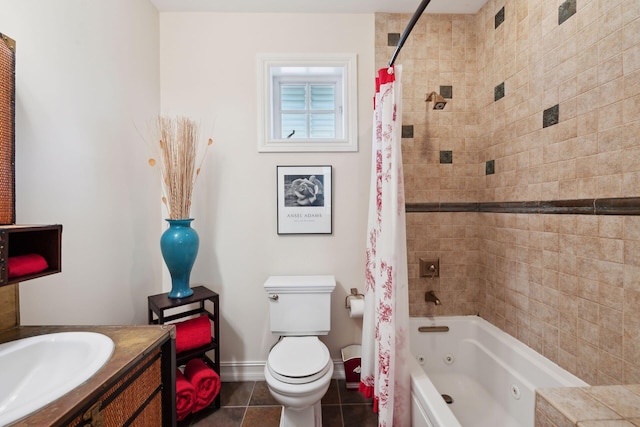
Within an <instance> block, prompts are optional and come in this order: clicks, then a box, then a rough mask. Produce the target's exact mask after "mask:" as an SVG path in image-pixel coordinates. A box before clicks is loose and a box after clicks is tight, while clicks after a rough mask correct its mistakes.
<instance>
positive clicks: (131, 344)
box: [0, 325, 175, 426]
mask: <svg viewBox="0 0 640 427" xmlns="http://www.w3.org/2000/svg"><path fill="white" fill-rule="evenodd" d="M71 331H86V332H97V333H101V334H104V335H106V336H108V337H109V338H111V339H112V340H113V342H114V344H115V348H114V351H113V354H112V356H111V358H110V359H109V360H108V361H107V362H106V363H105V365H104V366H103V367H102V368H101V369H100V370H99V371H98V372H96V373H95V375H93V377H91V378H90V379H89V380H88V381H86V382H85V383H83V384H82V385H80V386H79V387H76V388H75V389H74V390H72V391H70V392H69V393H67V394H65V395H64V396H62V397H61V398H59V399H57V400H55V401H53V402H52V403H50V404H49V405H47V406H45V407H44V408H42V409H40V410H39V411H37V412H34V413H33V414H32V415H30V416H27V417H26V418H23V419H22V420H20V421H18V422H16V423H14V424H12V426H38V425H49V426H59V425H66V424H68V423H69V422H71V421H72V420H73V419H74V418H76V417H77V416H78V415H82V412H84V411H86V410H87V409H88V408H87V406H88V405H89V404H91V403H92V402H93V401H95V400H96V399H98V398H100V396H102V395H103V394H104V393H106V392H107V391H108V390H109V389H110V388H111V387H112V386H113V385H115V384H117V383H118V382H119V381H120V380H121V379H122V377H123V376H124V375H125V374H126V373H127V372H128V371H130V370H131V369H132V368H133V367H135V366H136V365H137V364H139V363H140V362H142V361H143V360H144V359H145V358H147V356H148V355H150V354H151V353H153V352H155V351H157V350H158V349H159V348H161V347H162V346H167V345H171V344H172V340H171V339H172V338H173V337H174V336H175V327H174V326H171V325H161V326H18V327H15V328H12V329H9V330H5V331H2V332H0V343H5V342H8V341H13V340H17V339H21V338H27V337H31V336H36V335H42V334H50V333H56V332H71ZM166 348H167V347H163V350H165V349H166ZM168 353H169V354H171V351H168ZM165 363H167V360H165V359H163V360H162V364H163V366H162V375H163V382H165V381H167V379H166V377H165V375H169V376H170V374H171V373H172V372H173V371H169V370H167V369H166V368H167V366H166V365H165ZM169 364H170V360H169ZM173 364H174V366H175V359H173ZM168 381H171V380H170V378H169V379H168ZM164 389H165V390H171V389H172V387H165V388H164ZM163 393H164V392H163ZM165 398H166V396H163V400H164V401H166V400H165ZM165 409H166V408H163V411H164V410H165Z"/></svg>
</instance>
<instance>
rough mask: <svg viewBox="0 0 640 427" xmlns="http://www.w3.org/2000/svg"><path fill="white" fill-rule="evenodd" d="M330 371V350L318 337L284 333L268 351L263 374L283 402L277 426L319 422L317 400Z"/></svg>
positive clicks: (319, 424) (293, 426)
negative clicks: (283, 336) (286, 334)
mask: <svg viewBox="0 0 640 427" xmlns="http://www.w3.org/2000/svg"><path fill="white" fill-rule="evenodd" d="M332 375H333V362H332V360H331V358H330V356H329V350H328V349H327V347H326V346H325V345H324V344H323V343H322V342H321V341H320V340H319V339H318V337H285V338H283V339H282V340H281V341H280V342H278V344H276V345H275V347H273V349H272V350H271V352H270V353H269V358H268V359H267V364H266V366H265V369H264V376H265V380H266V382H267V386H268V388H269V391H270V392H271V395H272V396H273V397H274V399H276V401H277V402H278V403H280V404H281V405H283V409H282V415H281V417H280V427H303V426H305V427H311V426H316V427H320V426H322V409H321V406H320V401H321V399H322V396H324V394H325V393H326V392H327V389H328V388H329V384H330V382H331V377H332Z"/></svg>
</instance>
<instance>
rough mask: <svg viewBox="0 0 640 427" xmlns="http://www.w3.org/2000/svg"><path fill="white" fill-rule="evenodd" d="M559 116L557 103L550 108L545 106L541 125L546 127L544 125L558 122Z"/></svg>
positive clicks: (547, 125)
mask: <svg viewBox="0 0 640 427" xmlns="http://www.w3.org/2000/svg"><path fill="white" fill-rule="evenodd" d="M559 117H560V106H559V105H557V104H556V105H554V106H553V107H551V108H547V109H546V110H544V112H543V113H542V127H543V128H546V127H549V126H553V125H556V124H558V121H559Z"/></svg>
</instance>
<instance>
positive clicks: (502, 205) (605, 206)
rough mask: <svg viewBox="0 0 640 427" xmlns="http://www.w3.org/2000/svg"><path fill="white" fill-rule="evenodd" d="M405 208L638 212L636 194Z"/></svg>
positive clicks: (639, 205) (410, 207) (639, 201)
mask: <svg viewBox="0 0 640 427" xmlns="http://www.w3.org/2000/svg"><path fill="white" fill-rule="evenodd" d="M405 211H406V212H423V213H426V212H485V213H519V214H556V215H640V197H624V198H610V199H575V200H542V201H528V202H480V203H474V202H469V203H456V202H446V203H406V204H405Z"/></svg>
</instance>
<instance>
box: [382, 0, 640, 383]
mask: <svg viewBox="0 0 640 427" xmlns="http://www.w3.org/2000/svg"><path fill="white" fill-rule="evenodd" d="M427 10H428V8H427ZM410 17H411V15H404V14H403V15H396V14H393V15H389V14H379V15H377V17H376V26H377V27H376V34H377V41H376V43H377V48H376V52H377V53H376V55H377V57H376V59H377V65H378V66H379V67H383V66H385V65H386V63H387V62H388V60H389V58H390V56H391V53H392V52H393V50H394V47H393V46H388V42H389V41H392V42H393V38H394V37H397V36H394V35H393V34H394V33H396V34H397V33H401V32H402V31H403V30H404V28H405V26H406V23H407V22H408V21H409V19H410ZM414 33H415V34H414ZM414 33H412V34H411V36H410V37H409V40H408V41H407V44H406V45H405V47H404V48H403V50H402V53H401V54H400V57H399V59H398V60H397V63H398V64H402V65H403V68H404V69H403V78H402V81H403V85H404V114H403V131H405V132H404V135H405V138H403V156H404V164H405V176H406V183H407V188H406V197H407V202H408V203H417V202H424V203H436V202H505V201H541V200H568V199H599V198H610V197H638V196H639V195H640V2H638V1H637V0H618V1H613V0H609V1H606V0H575V1H574V0H568V1H556V0H552V1H548V0H546V1H540V0H529V1H526V0H513V1H508V0H507V1H505V0H495V1H494V0H490V1H489V2H488V3H487V4H486V5H485V6H484V7H483V8H482V10H481V11H480V12H478V13H477V14H476V15H473V16H470V15H463V16H457V15H424V16H423V17H422V18H421V19H420V21H419V22H418V24H417V26H416V28H415V29H414ZM389 34H391V36H390V35H389ZM389 39H392V40H389ZM396 41H397V40H396ZM392 44H393V43H392ZM440 86H451V90H452V98H451V99H449V100H448V103H447V106H446V107H445V109H444V110H443V111H434V110H431V107H432V106H433V104H428V103H425V102H424V96H425V94H426V93H428V92H431V91H432V90H435V91H439V89H440ZM445 89H446V88H445ZM442 152H445V153H444V156H443V155H442ZM449 157H450V158H451V161H450V162H449ZM443 160H444V161H443ZM407 223H408V232H407V235H408V254H409V267H410V269H409V273H410V310H411V314H412V315H413V316H420V315H431V314H476V313H480V314H481V315H482V316H483V317H484V318H486V319H488V320H489V321H491V322H492V323H494V324H496V325H497V326H499V327H501V328H502V329H504V330H505V331H507V332H509V333H510V334H512V335H514V336H516V337H517V338H518V339H520V340H521V341H523V342H525V343H526V344H528V345H529V346H531V347H533V348H534V349H536V350H537V351H539V352H540V353H542V354H544V355H545V356H547V357H548V358H550V359H551V360H553V361H555V362H557V363H558V364H560V365H561V366H563V367H564V368H566V369H567V370H569V371H571V372H573V373H575V374H577V375H578V376H580V377H581V378H583V379H584V380H585V381H587V382H589V383H591V384H615V383H640V314H639V313H640V217H637V216H607V215H558V214H506V213H478V212H428V213H413V212H410V213H408V214H407ZM419 258H425V259H440V269H441V273H440V277H439V278H434V279H431V278H428V277H424V278H421V277H418V259H419ZM429 289H434V290H435V291H436V294H437V295H438V297H439V298H440V300H441V301H442V305H440V306H438V307H435V306H434V305H433V304H431V303H425V302H424V293H425V291H426V290H429Z"/></svg>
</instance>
